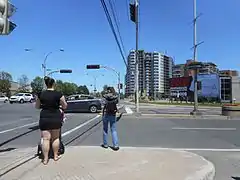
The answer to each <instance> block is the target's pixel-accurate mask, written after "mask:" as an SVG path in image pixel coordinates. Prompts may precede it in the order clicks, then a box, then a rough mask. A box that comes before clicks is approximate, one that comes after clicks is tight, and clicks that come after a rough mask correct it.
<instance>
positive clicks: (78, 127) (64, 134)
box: [62, 115, 101, 137]
mask: <svg viewBox="0 0 240 180" xmlns="http://www.w3.org/2000/svg"><path fill="white" fill-rule="evenodd" d="M99 117H101V116H100V115H97V116H95V117H94V118H92V119H90V120H88V121H86V122H85V123H83V124H80V125H79V126H77V127H75V128H73V129H71V130H69V131H67V132H65V133H63V134H62V137H64V136H67V135H69V134H71V133H73V132H74V131H76V130H78V129H80V128H82V127H83V126H85V125H87V124H89V123H90V122H93V121H95V120H96V119H97V118H99Z"/></svg>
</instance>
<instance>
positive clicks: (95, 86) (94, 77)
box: [86, 73, 104, 96]
mask: <svg viewBox="0 0 240 180" xmlns="http://www.w3.org/2000/svg"><path fill="white" fill-rule="evenodd" d="M86 75H87V76H92V77H93V79H94V84H93V86H94V90H93V92H94V95H95V96H96V93H97V76H94V75H91V74H88V73H87V74H86ZM101 76H104V75H103V74H101Z"/></svg>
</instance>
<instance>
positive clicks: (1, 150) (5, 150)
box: [0, 148, 16, 153]
mask: <svg viewBox="0 0 240 180" xmlns="http://www.w3.org/2000/svg"><path fill="white" fill-rule="evenodd" d="M15 149H16V148H6V149H0V153H3V152H9V151H13V150H15Z"/></svg>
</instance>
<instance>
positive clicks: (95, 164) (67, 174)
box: [0, 146, 215, 180]
mask: <svg viewBox="0 0 240 180" xmlns="http://www.w3.org/2000/svg"><path fill="white" fill-rule="evenodd" d="M23 152H24V153H25V154H24V153H23ZM19 153H21V154H22V155H23V159H22V161H24V159H26V158H31V156H33V154H34V153H35V151H34V150H33V149H32V148H29V149H22V150H13V151H10V152H8V153H3V154H2V153H0V161H1V163H0V173H1V174H3V173H4V172H6V171H7V170H8V169H9V168H11V166H9V167H6V164H7V163H6V162H4V161H7V158H4V156H7V157H8V158H9V163H12V159H13V158H14V157H15V156H19ZM27 154H28V157H27ZM29 154H32V155H31V156H29ZM10 157H11V158H10ZM16 165H17V164H16ZM214 175H215V168H214V166H213V164H212V163H210V162H209V161H207V160H205V159H204V158H202V157H201V156H198V155H196V154H193V153H189V152H184V151H175V150H163V149H158V148H131V147H129V148H128V147H125V148H121V149H120V150H119V151H118V152H114V151H112V150H111V149H110V148H109V149H102V148H100V147H78V146H75V147H67V149H66V153H65V154H64V155H63V157H62V158H61V159H60V160H59V161H57V162H54V161H53V160H50V162H49V164H48V165H47V166H44V165H43V164H42V163H41V162H40V160H39V159H38V158H35V159H33V160H31V161H29V162H27V163H25V164H23V165H21V166H20V167H18V168H16V169H14V170H12V171H10V172H8V173H6V174H5V175H4V176H0V179H4V180H5V179H6V180H13V179H17V180H37V179H39V180H40V179H41V180H75V179H76V180H77V179H81V180H93V179H94V180H105V179H114V180H123V179H126V180H135V179H136V180H147V179H149V180H155V179H156V180H159V179H162V180H213V179H214Z"/></svg>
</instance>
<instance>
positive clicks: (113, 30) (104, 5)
mask: <svg viewBox="0 0 240 180" xmlns="http://www.w3.org/2000/svg"><path fill="white" fill-rule="evenodd" d="M101 3H102V6H103V9H104V12H105V15H106V17H107V20H108V23H109V25H110V28H111V30H112V32H113V35H114V38H115V40H116V43H117V45H118V48H119V51H120V53H121V56H122V58H123V61H124V64H125V65H126V67H127V62H126V58H125V56H124V54H123V51H122V48H121V45H120V43H119V40H118V37H117V34H116V31H115V29H114V26H113V23H112V19H111V16H110V15H109V11H108V8H107V6H106V3H105V1H104V0H101Z"/></svg>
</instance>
